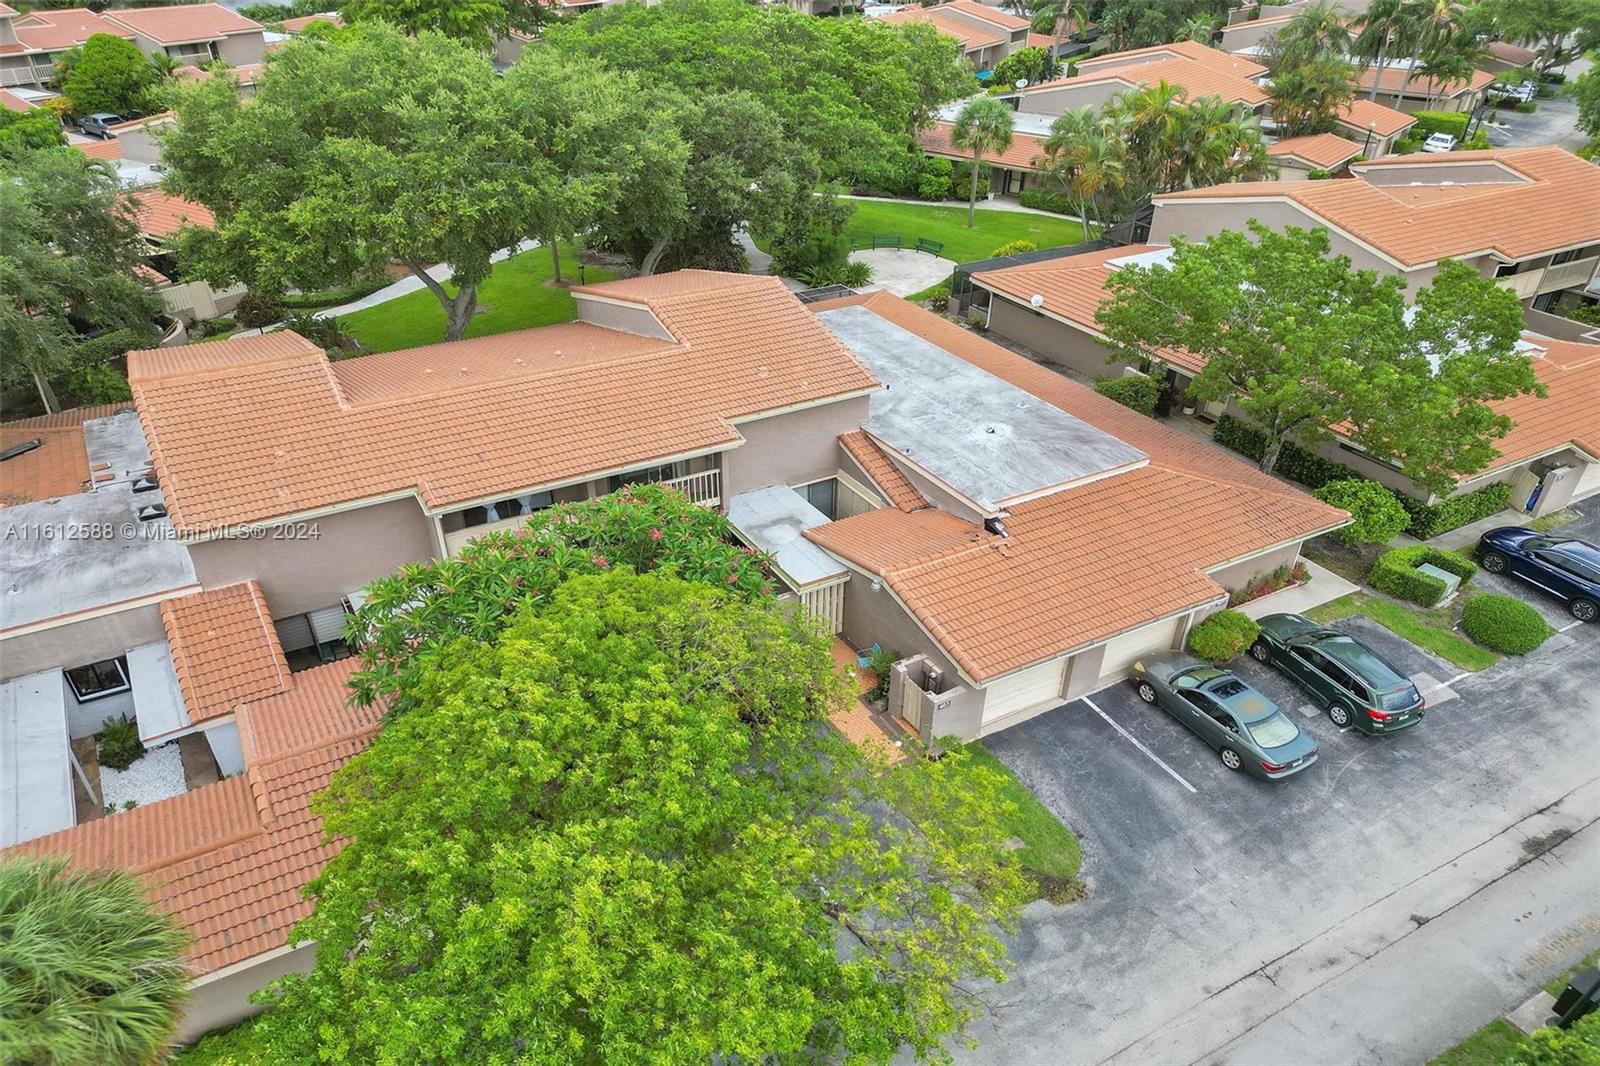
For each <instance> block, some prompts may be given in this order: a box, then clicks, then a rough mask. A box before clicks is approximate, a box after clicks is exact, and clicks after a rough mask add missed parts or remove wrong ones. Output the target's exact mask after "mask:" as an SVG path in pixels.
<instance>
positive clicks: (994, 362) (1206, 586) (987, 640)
mask: <svg viewBox="0 0 1600 1066" xmlns="http://www.w3.org/2000/svg"><path fill="white" fill-rule="evenodd" d="M845 303H857V304H862V305H864V306H867V307H869V308H871V309H872V310H873V311H874V312H876V313H877V314H880V315H882V316H883V317H885V318H887V319H889V320H890V321H892V322H894V323H895V324H897V325H899V326H901V327H902V328H905V329H908V330H911V331H912V332H915V333H917V334H919V335H921V336H923V337H925V338H926V339H928V340H930V341H932V342H933V343H935V344H937V345H939V346H940V347H942V348H944V349H945V350H946V351H949V352H951V353H952V354H955V355H958V356H960V357H962V358H964V359H967V360H969V361H971V362H972V363H974V364H975V365H977V366H979V367H981V368H982V369H984V370H987V371H989V372H990V373H992V374H995V375H997V376H998V377H1001V378H1002V379H1004V380H1006V381H1008V382H1010V383H1012V384H1013V385H1016V386H1017V387H1019V388H1022V389H1025V390H1027V391H1028V392H1030V393H1033V394H1034V395H1035V396H1038V397H1040V398H1041V399H1044V400H1047V401H1049V402H1051V403H1054V404H1056V405H1057V406H1059V407H1061V408H1062V409H1063V410H1065V411H1067V412H1069V413H1070V414H1072V415H1074V416H1076V417H1078V418H1081V419H1083V420H1084V421H1086V422H1089V423H1090V424H1091V425H1094V426H1096V427H1098V428H1100V429H1102V430H1104V431H1105V432H1108V433H1111V434H1112V435H1114V436H1116V437H1118V438H1119V439H1121V440H1124V441H1127V442H1128V443H1130V444H1132V445H1134V446H1135V447H1138V448H1139V449H1141V450H1143V451H1144V452H1146V453H1147V454H1148V455H1149V456H1150V464H1149V465H1148V466H1145V467H1142V468H1140V469H1137V470H1133V471H1129V472H1127V473H1123V474H1119V475H1117V476H1115V477H1109V478H1103V479H1101V480H1099V481H1093V482H1090V483H1088V484H1085V485H1080V486H1078V487H1076V488H1071V489H1067V490H1064V491H1062V492H1057V493H1054V494H1052V495H1049V496H1044V497H1041V498H1039V499H1036V500H1030V501H1028V502H1026V503H1022V504H1018V505H1016V506H1015V507H1013V508H1011V511H1010V515H1009V517H1007V518H1006V520H1005V525H1006V530H1007V533H1008V535H1007V536H1006V537H997V536H993V535H990V534H988V533H986V532H985V531H983V530H982V529H981V528H980V527H977V526H974V525H971V524H970V523H966V522H963V521H961V520H960V519H957V518H955V517H953V516H951V515H949V514H946V513H944V512H942V511H938V510H935V509H933V508H926V509H923V510H920V511H912V512H902V511H898V510H891V509H888V508H883V509H879V510H876V511H869V512H867V513H865V514H861V515H857V516H855V517H853V518H846V519H843V520H842V521H839V522H833V523H830V524H829V525H826V526H819V527H817V528H815V529H812V530H808V531H807V532H806V536H807V537H809V538H810V539H812V540H813V541H815V542H816V543H818V544H820V545H822V546H823V547H825V548H827V549H828V550H830V551H833V552H835V553H836V554H839V555H840V556H842V557H844V558H846V559H849V560H850V561H851V562H852V563H855V564H856V565H857V566H860V567H862V568H863V569H866V570H869V571H871V572H874V573H877V574H879V575H880V577H881V579H882V580H883V581H884V583H885V584H886V585H888V586H889V588H890V589H891V590H892V591H893V592H894V594H895V595H896V596H897V597H898V598H899V599H900V601H901V602H902V603H904V604H905V605H906V607H907V609H908V610H910V611H911V613H912V614H913V615H915V616H916V618H917V619H918V621H920V622H921V624H922V625H923V627H924V628H926V629H927V630H928V632H929V633H931V634H932V635H933V636H934V638H935V639H937V640H938V641H939V643H940V644H941V645H942V646H943V647H944V649H945V650H946V651H947V652H948V653H949V654H950V656H951V658H952V659H953V660H954V661H955V662H956V663H957V664H958V665H960V667H961V669H962V670H963V671H964V672H965V673H966V674H967V675H968V676H969V677H971V678H972V679H974V680H976V681H979V682H982V681H986V680H988V679H991V678H994V677H998V676H999V675H1001V674H1005V673H1008V672H1010V671H1012V670H1016V669H1019V668H1021V667H1024V666H1027V665H1029V664H1031V663H1035V662H1039V661H1042V660H1044V659H1046V658H1050V657H1052V656H1055V655H1059V654H1063V653H1065V652H1068V651H1071V650H1073V649H1076V648H1079V647H1083V646H1086V645H1089V644H1093V643H1097V642H1099V641H1101V640H1104V639H1106V638H1108V637H1111V636H1114V635H1116V634H1117V633H1120V632H1124V631H1126V630H1129V629H1132V628H1134V627H1135V626H1138V625H1142V624H1144V623H1146V622H1149V621H1152V620H1154V619H1157V618H1161V617H1164V616H1167V615H1170V614H1174V613H1177V612H1180V611H1183V610H1187V609H1189V608H1192V607H1196V606H1200V605H1202V604H1205V603H1208V602H1211V601H1213V600H1215V599H1218V598H1220V597H1221V596H1222V595H1223V592H1222V589H1221V588H1220V587H1219V586H1218V585H1217V584H1216V583H1215V582H1213V581H1212V580H1211V579H1210V578H1209V577H1207V576H1206V575H1205V573H1204V572H1203V571H1204V570H1205V569H1206V568H1209V567H1215V566H1218V565H1220V564H1223V563H1225V562H1228V561H1230V560H1233V559H1236V558H1239V557H1241V556H1244V555H1248V554H1251V553H1253V552H1257V551H1261V550H1264V549H1266V548H1270V547H1272V546H1274V545H1278V544H1282V543H1287V542H1292V541H1294V540H1298V539H1301V538H1304V537H1306V536H1310V535H1312V534H1315V533H1318V532H1320V531H1322V530H1325V529H1328V528H1330V527H1333V526H1336V525H1338V524H1339V523H1340V522H1341V521H1342V520H1343V519H1344V517H1345V515H1344V512H1342V511H1339V510H1336V509H1334V508H1331V507H1327V506H1325V505H1323V504H1321V503H1318V502H1317V501H1315V500H1313V499H1312V498H1311V497H1310V496H1308V495H1306V494H1304V493H1302V492H1299V491H1298V490H1296V489H1293V488H1291V487H1290V486H1288V485H1286V484H1283V483H1282V482H1279V481H1276V480H1274V479H1273V478H1270V477H1268V476H1266V475H1264V474H1262V473H1260V472H1259V471H1257V470H1255V469H1254V468H1252V467H1249V466H1247V465H1245V464H1244V463H1242V462H1239V461H1238V460H1236V459H1234V458H1233V457H1231V456H1229V455H1227V454H1225V453H1223V452H1222V451H1221V450H1220V449H1215V448H1208V447H1201V446H1197V445H1196V444H1195V442H1194V440H1193V439H1192V438H1189V437H1187V436H1185V435H1184V434H1182V433H1179V432H1178V431H1176V430H1173V429H1170V428H1168V427H1166V426H1164V425H1161V424H1160V423H1158V422H1156V421H1154V420H1153V419H1148V418H1145V417H1144V416H1143V415H1140V414H1138V413H1137V412H1134V411H1131V410H1129V409H1128V408H1126V407H1122V406H1121V405H1120V404H1117V403H1115V402H1114V401H1112V400H1108V399H1107V398H1105V397H1103V396H1101V395H1099V394H1098V393H1096V392H1094V391H1093V390H1092V389H1089V388H1086V387H1084V386H1082V385H1080V384H1078V383H1077V382H1074V381H1072V380H1070V379H1068V378H1065V377H1063V376H1061V375H1059V374H1056V373H1054V372H1053V371H1051V370H1049V369H1047V368H1044V367H1041V366H1038V365H1037V364H1035V363H1032V362H1030V361H1029V360H1027V359H1024V358H1022V357H1021V356H1019V355H1016V354H1015V353H1012V352H1009V351H1006V350H1005V349H1003V348H1000V347H999V346H998V345H995V344H993V343H991V342H989V341H987V340H985V339H983V338H982V337H979V336H977V335H975V334H973V333H972V332H970V331H968V330H963V329H961V328H960V327H959V326H957V325H955V324H954V323H952V322H949V321H946V320H945V319H942V318H939V317H937V316H934V315H931V314H929V313H928V312H925V311H922V310H921V309H919V308H916V307H914V306H912V305H910V304H908V303H906V302H905V301H903V300H898V299H896V298H895V297H892V296H889V295H888V294H886V293H873V294H871V295H869V296H862V297H856V298H854V299H851V300H844V301H837V302H835V303H833V304H831V305H830V304H818V305H815V309H817V310H819V311H820V310H827V309H828V308H829V307H830V306H840V305H842V304H845Z"/></svg>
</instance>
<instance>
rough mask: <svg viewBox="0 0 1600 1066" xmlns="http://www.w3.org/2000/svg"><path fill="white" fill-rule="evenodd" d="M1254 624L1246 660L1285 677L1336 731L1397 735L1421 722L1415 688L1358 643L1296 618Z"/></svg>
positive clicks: (1422, 702) (1281, 617)
mask: <svg viewBox="0 0 1600 1066" xmlns="http://www.w3.org/2000/svg"><path fill="white" fill-rule="evenodd" d="M1258 621H1259V622H1260V624H1261V636H1260V637H1259V638H1257V640H1256V642H1255V643H1254V644H1252V645H1251V646H1250V654H1251V655H1252V656H1254V657H1255V659H1256V661H1257V662H1263V663H1270V664H1271V665H1273V666H1276V667H1277V668H1278V669H1279V670H1282V671H1283V672H1284V673H1286V674H1288V675H1289V677H1290V678H1292V679H1293V680H1294V682H1295V684H1297V685H1299V686H1300V687H1301V688H1302V689H1304V690H1305V691H1306V692H1307V693H1308V694H1309V695H1310V696H1311V698H1312V700H1313V701H1315V702H1316V704H1317V705H1318V706H1319V707H1322V708H1323V709H1324V710H1326V711H1327V712H1328V720H1329V721H1331V722H1332V723H1333V724H1334V725H1336V726H1338V727H1339V728H1340V729H1343V728H1344V727H1345V726H1350V725H1353V726H1355V727H1356V728H1357V729H1360V730H1362V731H1363V732H1367V733H1398V732H1399V731H1400V730H1402V729H1409V728H1410V727H1411V726H1414V725H1416V724H1417V723H1418V722H1420V721H1422V717H1423V713H1424V710H1425V709H1426V707H1427V706H1428V701H1427V700H1425V699H1423V698H1422V694H1421V693H1420V692H1418V691H1417V686H1416V685H1414V684H1412V683H1411V679H1410V678H1408V677H1406V675H1405V674H1402V673H1401V672H1400V671H1399V670H1398V669H1396V668H1395V667H1394V666H1393V665H1391V664H1390V663H1389V661H1388V660H1386V659H1385V658H1383V656H1381V655H1379V654H1378V653H1377V652H1375V651H1373V650H1372V649H1371V648H1369V647H1367V646H1366V645H1365V644H1363V643H1361V642H1360V641H1359V640H1356V639H1355V638H1354V637H1351V636H1349V635H1347V634H1344V633H1341V632H1339V631H1338V630H1337V629H1329V628H1328V627H1326V626H1323V625H1318V624H1317V623H1316V622H1313V621H1312V620H1311V619H1309V618H1306V617H1303V616H1301V615H1298V614H1269V615H1266V616H1265V617H1263V618H1260V619H1258Z"/></svg>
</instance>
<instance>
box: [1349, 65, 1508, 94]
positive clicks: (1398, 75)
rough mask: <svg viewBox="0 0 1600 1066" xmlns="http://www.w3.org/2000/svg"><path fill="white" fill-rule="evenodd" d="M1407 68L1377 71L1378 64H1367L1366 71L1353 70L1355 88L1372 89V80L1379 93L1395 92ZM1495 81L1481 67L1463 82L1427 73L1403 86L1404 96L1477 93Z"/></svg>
mask: <svg viewBox="0 0 1600 1066" xmlns="http://www.w3.org/2000/svg"><path fill="white" fill-rule="evenodd" d="M1405 78H1406V68H1404V67H1384V68H1383V70H1382V72H1381V73H1380V72H1379V70H1378V68H1377V67H1368V68H1367V69H1366V70H1357V71H1356V91H1357V92H1371V91H1372V86H1373V83H1374V82H1376V83H1377V85H1378V92H1380V93H1390V94H1395V93H1398V92H1399V91H1400V84H1401V83H1402V82H1404V81H1405ZM1493 81H1494V75H1493V74H1489V73H1486V72H1484V71H1481V70H1475V71H1473V72H1472V77H1470V78H1468V79H1467V80H1466V81H1441V80H1440V79H1438V78H1432V77H1429V76H1428V75H1426V74H1418V75H1416V76H1415V77H1413V78H1412V79H1411V82H1410V83H1409V84H1408V85H1406V96H1407V97H1408V98H1409V97H1425V96H1433V97H1452V96H1460V95H1461V94H1462V93H1464V92H1476V91H1477V90H1479V89H1484V88H1487V87H1488V86H1489V85H1490V84H1491V83H1493Z"/></svg>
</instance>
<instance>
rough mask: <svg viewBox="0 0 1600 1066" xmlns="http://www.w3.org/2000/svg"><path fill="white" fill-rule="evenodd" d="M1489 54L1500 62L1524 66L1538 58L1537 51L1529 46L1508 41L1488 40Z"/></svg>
mask: <svg viewBox="0 0 1600 1066" xmlns="http://www.w3.org/2000/svg"><path fill="white" fill-rule="evenodd" d="M1488 50H1489V54H1490V55H1491V56H1493V57H1494V58H1496V59H1498V60H1500V62H1502V63H1510V64H1511V65H1512V66H1514V67H1526V66H1529V65H1530V64H1532V63H1533V61H1534V60H1535V59H1538V58H1539V53H1537V52H1535V51H1533V50H1532V49H1531V48H1523V47H1522V46H1521V45H1517V44H1512V43H1511V42H1510V41H1490V42H1489V44H1488Z"/></svg>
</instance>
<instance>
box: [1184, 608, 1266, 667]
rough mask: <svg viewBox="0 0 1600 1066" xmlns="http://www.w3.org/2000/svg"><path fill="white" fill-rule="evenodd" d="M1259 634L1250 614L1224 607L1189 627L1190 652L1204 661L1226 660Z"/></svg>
mask: <svg viewBox="0 0 1600 1066" xmlns="http://www.w3.org/2000/svg"><path fill="white" fill-rule="evenodd" d="M1260 635H1261V627H1260V626H1258V625H1256V623H1255V621H1254V620H1253V619H1252V618H1251V617H1250V616H1249V615H1247V614H1245V613H1244V612H1242V611H1235V610H1232V609H1231V608H1230V609H1225V610H1221V611H1218V612H1217V613H1216V614H1214V615H1212V616H1211V617H1209V618H1207V619H1206V620H1205V621H1203V622H1201V623H1200V624H1199V625H1197V626H1195V627H1194V628H1193V629H1191V630H1189V651H1191V652H1192V653H1194V654H1195V655H1198V656H1199V657H1200V658H1202V659H1205V660H1206V661H1207V662H1213V663H1225V662H1227V661H1228V660H1229V659H1231V658H1233V657H1234V656H1235V655H1238V654H1239V653H1240V652H1242V651H1244V650H1245V649H1246V648H1248V647H1249V646H1250V645H1252V644H1254V643H1255V642H1256V638H1257V637H1259V636H1260Z"/></svg>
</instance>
